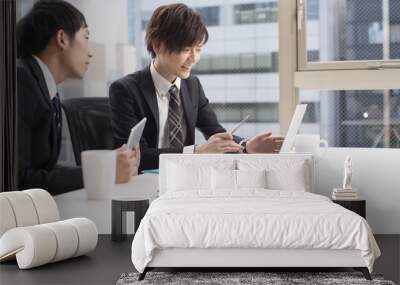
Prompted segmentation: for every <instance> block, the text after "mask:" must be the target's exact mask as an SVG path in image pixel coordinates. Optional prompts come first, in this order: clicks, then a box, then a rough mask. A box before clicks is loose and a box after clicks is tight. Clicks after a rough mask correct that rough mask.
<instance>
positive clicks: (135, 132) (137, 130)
mask: <svg viewBox="0 0 400 285" xmlns="http://www.w3.org/2000/svg"><path fill="white" fill-rule="evenodd" d="M146 121H147V118H146V117H144V118H143V119H142V120H141V121H140V122H139V123H137V124H136V125H135V126H134V127H133V128H132V129H131V133H130V135H129V139H128V149H131V150H132V149H133V148H134V146H135V145H137V144H139V142H140V138H141V137H142V134H143V130H144V127H145V125H146Z"/></svg>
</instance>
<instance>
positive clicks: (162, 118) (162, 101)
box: [150, 61, 194, 153]
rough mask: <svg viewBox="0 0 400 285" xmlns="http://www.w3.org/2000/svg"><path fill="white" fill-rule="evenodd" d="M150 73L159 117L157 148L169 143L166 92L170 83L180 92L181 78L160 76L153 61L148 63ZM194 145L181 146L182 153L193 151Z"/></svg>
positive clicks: (183, 131) (184, 135)
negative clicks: (171, 80) (170, 78)
mask: <svg viewBox="0 0 400 285" xmlns="http://www.w3.org/2000/svg"><path fill="white" fill-rule="evenodd" d="M150 73H151V77H152V79H153V82H154V87H155V89H156V96H157V105H158V117H159V131H158V148H168V147H170V143H169V126H168V110H169V99H170V95H169V93H168V91H169V89H170V88H171V86H172V85H175V86H176V87H177V88H178V91H179V92H180V89H181V79H180V78H179V77H177V78H176V79H175V81H174V82H173V83H171V82H169V81H168V80H167V79H165V78H164V77H162V75H161V74H160V73H158V71H157V70H156V68H155V67H154V63H153V61H152V62H151V65H150ZM186 132H187V130H186V121H185V120H183V129H182V134H183V137H184V138H186ZM193 151H194V145H191V146H185V147H184V148H183V152H184V153H193Z"/></svg>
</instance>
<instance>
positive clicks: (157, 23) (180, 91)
mask: <svg viewBox="0 0 400 285" xmlns="http://www.w3.org/2000/svg"><path fill="white" fill-rule="evenodd" d="M207 40H208V32H207V29H206V27H205V25H204V23H203V21H202V19H201V17H200V15H198V14H197V13H196V12H194V11H193V10H192V9H191V8H189V7H187V6H186V5H184V4H172V5H165V6H161V7H159V8H157V9H156V10H155V11H154V13H153V15H152V16H151V18H150V21H149V23H148V27H147V31H146V45H147V50H148V51H149V52H150V53H151V56H152V58H153V60H152V62H151V64H150V66H147V67H146V68H144V69H143V70H140V71H138V72H136V73H133V74H130V75H127V76H125V77H123V78H121V79H119V80H117V81H115V82H114V83H113V84H112V85H111V87H110V107H111V125H112V127H113V132H114V142H115V144H116V145H118V144H120V143H121V142H123V141H126V140H127V138H128V136H129V133H130V129H131V127H132V126H133V125H135V124H136V123H137V122H139V121H140V120H141V119H142V118H143V117H147V124H146V127H145V130H144V133H143V137H142V140H141V145H140V146H141V151H142V164H141V168H142V169H152V168H158V163H159V155H160V154H161V153H179V152H191V153H193V152H194V153H224V152H241V151H243V150H245V151H246V152H249V153H254V152H277V151H279V148H280V146H281V145H282V140H283V139H282V138H281V137H272V136H271V133H263V134H259V135H257V136H255V137H254V138H251V139H250V140H248V141H247V144H246V145H245V148H244V144H245V143H246V141H245V140H243V139H242V138H239V137H236V136H232V134H230V133H227V132H226V130H225V129H224V128H223V127H222V126H221V125H220V124H219V123H218V120H217V117H216V115H215V113H214V111H213V110H212V109H211V107H210V105H209V102H208V99H207V97H206V96H205V94H204V91H203V88H202V86H201V84H200V81H199V79H198V78H197V77H195V76H190V72H191V69H192V68H193V66H194V65H195V64H196V63H197V62H198V61H199V59H200V53H201V49H202V47H203V45H204V44H205V43H206V42H207ZM195 128H198V129H199V130H200V131H201V132H202V133H203V134H204V136H205V138H206V139H207V142H206V143H204V144H200V145H197V146H195V145H194V139H195V137H194V136H195ZM240 142H242V145H240V144H239V143H240Z"/></svg>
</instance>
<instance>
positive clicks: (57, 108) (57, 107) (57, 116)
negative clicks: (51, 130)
mask: <svg viewBox="0 0 400 285" xmlns="http://www.w3.org/2000/svg"><path fill="white" fill-rule="evenodd" d="M51 104H52V106H53V116H54V121H55V125H56V136H57V147H58V149H60V146H61V122H62V121H61V120H62V118H61V102H60V97H59V96H58V93H57V94H56V96H54V97H53V99H51Z"/></svg>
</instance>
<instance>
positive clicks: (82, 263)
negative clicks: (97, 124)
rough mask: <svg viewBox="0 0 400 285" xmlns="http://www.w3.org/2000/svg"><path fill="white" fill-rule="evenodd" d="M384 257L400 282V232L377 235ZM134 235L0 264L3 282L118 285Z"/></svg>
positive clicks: (382, 268)
mask: <svg viewBox="0 0 400 285" xmlns="http://www.w3.org/2000/svg"><path fill="white" fill-rule="evenodd" d="M375 238H376V240H377V242H378V244H379V247H380V249H381V251H382V256H381V257H380V258H379V259H378V260H377V261H376V263H375V267H374V272H376V273H381V274H383V275H384V276H385V279H389V280H392V281H394V282H395V283H399V281H400V261H399V260H400V235H376V236H375ZM131 242H132V237H130V238H128V239H127V240H126V241H124V242H121V243H115V242H112V241H111V237H110V236H109V235H100V236H99V243H98V245H97V248H96V250H95V251H94V252H92V253H91V254H89V255H88V256H82V257H78V258H74V259H69V260H65V261H62V262H58V263H53V264H48V265H45V266H42V267H38V268H34V269H29V270H19V269H18V266H17V265H16V262H8V263H3V264H0V284H1V285H6V284H7V285H8V284H115V283H116V282H117V280H118V278H119V276H120V275H121V274H122V273H124V272H132V271H134V267H133V265H132V263H131V258H130V251H131V250H130V249H131Z"/></svg>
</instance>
